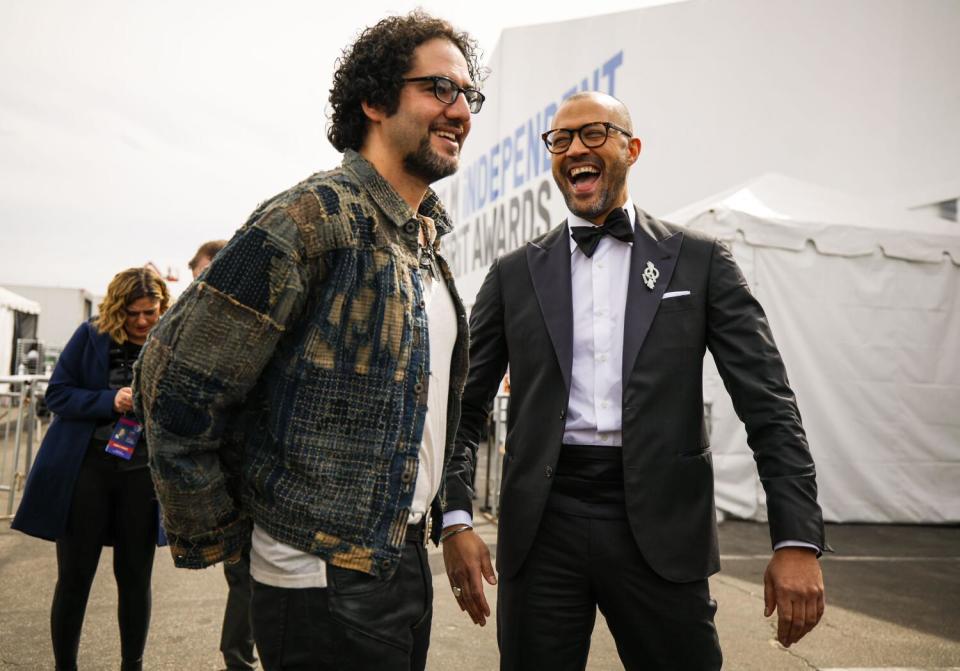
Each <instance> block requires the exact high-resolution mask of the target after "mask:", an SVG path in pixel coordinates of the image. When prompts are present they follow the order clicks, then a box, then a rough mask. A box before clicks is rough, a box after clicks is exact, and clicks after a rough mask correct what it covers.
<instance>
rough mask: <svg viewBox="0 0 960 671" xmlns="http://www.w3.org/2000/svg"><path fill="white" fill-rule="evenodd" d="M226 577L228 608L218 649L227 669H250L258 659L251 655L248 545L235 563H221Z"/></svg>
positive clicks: (251, 633) (225, 611)
mask: <svg viewBox="0 0 960 671" xmlns="http://www.w3.org/2000/svg"><path fill="white" fill-rule="evenodd" d="M223 575H224V576H225V577H226V579H227V587H228V591H227V607H226V608H225V609H224V611H223V628H222V629H221V631H220V652H222V653H223V661H224V663H225V664H226V665H227V669H229V671H243V670H245V669H253V668H255V667H256V665H257V658H256V656H255V655H254V654H253V627H252V625H251V623H250V598H251V589H250V546H249V545H248V546H247V547H246V548H245V549H244V551H243V554H242V555H241V557H240V561H238V562H237V563H235V564H227V563H226V562H224V564H223Z"/></svg>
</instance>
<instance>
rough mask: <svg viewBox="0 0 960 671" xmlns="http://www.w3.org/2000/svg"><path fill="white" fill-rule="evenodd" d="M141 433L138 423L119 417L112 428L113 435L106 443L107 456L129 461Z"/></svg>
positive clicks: (141, 427)
mask: <svg viewBox="0 0 960 671" xmlns="http://www.w3.org/2000/svg"><path fill="white" fill-rule="evenodd" d="M142 432H143V426H142V425H141V424H140V422H138V421H136V420H133V419H128V418H127V417H121V418H120V421H118V422H117V425H116V426H114V427H113V435H112V436H110V440H109V442H108V443H107V449H106V451H107V454H112V455H114V456H115V457H120V458H121V459H126V460H127V461H129V460H130V459H131V458H132V457H133V450H134V449H135V448H136V447H137V443H138V442H139V441H140V434H141V433H142Z"/></svg>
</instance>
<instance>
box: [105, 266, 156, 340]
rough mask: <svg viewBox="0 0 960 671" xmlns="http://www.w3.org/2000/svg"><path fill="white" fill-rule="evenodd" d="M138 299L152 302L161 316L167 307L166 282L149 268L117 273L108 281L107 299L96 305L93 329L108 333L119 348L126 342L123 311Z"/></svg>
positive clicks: (125, 317)
mask: <svg viewBox="0 0 960 671" xmlns="http://www.w3.org/2000/svg"><path fill="white" fill-rule="evenodd" d="M141 298H153V299H154V300H157V301H159V302H160V314H161V315H162V314H163V313H164V312H166V311H167V308H168V307H170V292H169V291H168V290H167V284H166V282H164V281H163V279H161V277H160V276H159V275H157V274H156V273H155V272H154V271H152V270H150V269H149V268H127V269H126V270H121V271H120V272H119V273H117V274H116V275H114V276H113V279H112V280H110V286H108V287H107V295H106V296H104V298H103V302H102V303H100V307H99V308H98V309H99V312H100V314H98V315H97V318H96V319H95V320H94V322H93V325H94V326H96V327H97V330H98V331H99V332H100V333H109V334H110V337H111V338H113V339H114V341H116V342H118V343H120V344H123V343H125V342H126V341H127V339H128V337H127V330H126V329H125V328H124V325H125V324H126V323H127V307H128V306H129V305H130V304H131V303H133V302H134V301H136V300H139V299H141Z"/></svg>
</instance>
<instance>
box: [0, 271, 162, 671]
mask: <svg viewBox="0 0 960 671" xmlns="http://www.w3.org/2000/svg"><path fill="white" fill-rule="evenodd" d="M169 305H170V294H169V293H168V291H167V287H166V285H165V284H164V282H163V280H162V279H160V277H158V276H157V274H156V273H154V272H153V271H150V270H147V269H144V268H130V269H128V270H124V271H123V272H121V273H119V274H117V275H116V277H114V278H113V280H112V281H111V282H110V286H109V287H108V288H107V295H106V297H105V298H104V300H103V302H102V303H101V304H100V310H99V312H100V314H99V316H98V317H96V318H95V319H93V320H91V321H90V322H86V323H84V324H81V325H80V327H79V328H78V329H77V330H76V332H75V333H74V334H73V337H71V338H70V342H69V343H67V346H66V347H65V348H64V350H63V353H62V354H61V355H60V360H59V361H58V362H57V366H56V368H55V369H54V371H53V376H52V377H51V379H50V385H49V387H48V388H47V393H46V400H47V406H48V407H49V408H50V410H51V411H53V412H54V413H55V415H56V418H55V419H54V420H53V423H52V424H51V425H50V429H49V430H48V431H47V434H46V436H45V437H44V439H43V444H42V445H41V446H40V450H39V452H38V453H37V459H36V462H35V463H34V465H33V468H32V469H31V470H30V476H29V477H28V479H27V485H26V489H25V491H24V494H23V500H22V501H21V502H20V506H19V508H18V509H17V515H16V518H15V519H14V521H13V528H14V529H19V530H20V531H23V532H24V533H27V534H30V535H31V536H37V537H39V538H44V539H46V540H52V541H56V544H57V585H56V588H55V590H54V595H53V606H52V609H51V614H50V628H51V634H52V638H53V654H54V658H55V660H56V665H57V666H56V668H57V669H58V670H60V669H65V670H66V669H76V668H77V651H78V649H79V646H80V631H81V628H82V627H83V616H84V612H85V611H86V607H87V597H88V595H89V593H90V586H91V584H92V583H93V578H94V576H95V575H96V572H97V565H98V563H99V561H100V552H101V550H102V548H103V546H104V545H111V544H112V545H113V572H114V575H115V576H116V580H117V592H118V596H119V601H120V603H119V607H118V609H117V612H118V618H119V624H120V651H121V657H122V660H123V661H122V665H121V669H122V671H138V670H139V669H141V668H142V664H143V661H142V660H143V649H144V645H145V644H146V640H147V629H148V627H149V624H150V577H151V573H152V570H153V554H154V550H155V548H156V544H157V543H158V542H159V541H160V540H161V539H162V530H161V529H160V526H159V521H158V520H159V517H158V509H157V501H156V497H155V495H154V492H153V483H152V482H151V480H150V471H149V469H148V467H147V446H146V442H145V440H144V439H143V438H142V437H139V438H138V431H139V424H138V423H137V421H136V418H135V417H134V415H133V397H132V392H131V386H130V385H131V382H132V378H133V363H134V361H136V359H137V355H138V354H139V353H140V347H141V346H142V345H143V343H144V341H145V340H146V338H147V334H148V333H149V332H150V329H151V328H153V326H154V325H155V324H156V323H157V320H158V319H159V318H160V315H161V314H163V312H164V311H165V310H166V309H167V307H168V306H169Z"/></svg>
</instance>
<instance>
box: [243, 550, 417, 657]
mask: <svg viewBox="0 0 960 671" xmlns="http://www.w3.org/2000/svg"><path fill="white" fill-rule="evenodd" d="M252 582H253V606H252V612H253V635H254V638H255V639H256V641H257V650H258V651H259V653H260V661H261V662H262V663H263V668H264V669H265V670H266V671H274V670H277V671H279V670H280V669H282V670H283V671H299V670H303V671H308V670H309V671H340V670H342V669H350V671H366V670H370V671H422V670H423V669H424V668H425V666H426V663H427V648H428V647H429V645H430V624H431V619H432V617H433V580H432V578H431V577H430V566H429V564H428V563H427V552H426V549H425V548H424V547H423V545H422V544H420V543H417V542H415V541H408V542H407V543H406V544H405V546H404V549H403V557H402V558H401V560H400V566H399V567H398V568H397V571H396V573H395V574H394V575H393V576H392V577H391V578H390V579H389V580H378V579H376V578H373V577H371V576H369V575H366V574H364V573H360V572H358V571H351V570H347V569H342V568H338V567H336V566H332V565H330V564H327V587H326V588H322V589H321V588H305V589H285V588H281V587H272V586H270V585H264V584H261V583H258V582H257V581H256V580H253V581H252Z"/></svg>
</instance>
